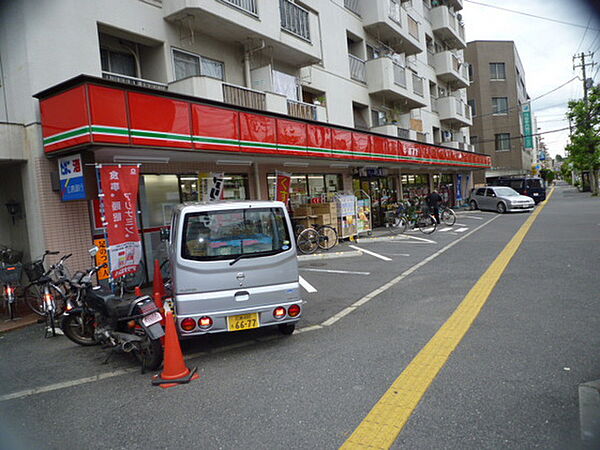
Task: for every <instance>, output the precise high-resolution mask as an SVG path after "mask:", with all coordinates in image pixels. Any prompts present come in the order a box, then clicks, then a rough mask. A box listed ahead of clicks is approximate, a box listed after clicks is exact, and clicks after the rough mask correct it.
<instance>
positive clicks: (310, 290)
mask: <svg viewBox="0 0 600 450" xmlns="http://www.w3.org/2000/svg"><path fill="white" fill-rule="evenodd" d="M298 283H300V286H302V287H303V288H304V289H305V290H306V292H308V293H309V294H312V293H313V292H317V290H316V289H315V287H314V286H313V285H312V284H310V283H309V282H308V281H306V280H305V279H304V278H302V277H298Z"/></svg>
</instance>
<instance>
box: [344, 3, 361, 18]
mask: <svg viewBox="0 0 600 450" xmlns="http://www.w3.org/2000/svg"><path fill="white" fill-rule="evenodd" d="M359 1H360V0H344V6H345V7H346V9H349V10H350V11H352V12H353V13H354V14H356V15H358V16H360V8H359V7H358V3H359Z"/></svg>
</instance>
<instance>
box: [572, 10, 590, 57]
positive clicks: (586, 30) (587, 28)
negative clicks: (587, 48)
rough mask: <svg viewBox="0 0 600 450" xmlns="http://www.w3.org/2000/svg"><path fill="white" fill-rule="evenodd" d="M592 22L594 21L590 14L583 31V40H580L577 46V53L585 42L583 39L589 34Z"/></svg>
mask: <svg viewBox="0 0 600 450" xmlns="http://www.w3.org/2000/svg"><path fill="white" fill-rule="evenodd" d="M590 23H592V15H591V14H590V18H589V19H588V23H587V25H586V27H585V31H584V32H583V36H582V37H581V42H579V45H578V46H577V50H575V53H577V52H578V51H579V49H580V48H581V44H583V41H584V40H585V35H586V34H587V32H588V30H589V28H590Z"/></svg>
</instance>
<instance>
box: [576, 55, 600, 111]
mask: <svg viewBox="0 0 600 450" xmlns="http://www.w3.org/2000/svg"><path fill="white" fill-rule="evenodd" d="M593 57H594V52H588V53H587V54H586V53H583V52H581V53H580V54H579V55H574V56H573V70H577V69H579V68H580V67H581V72H582V74H583V101H584V102H585V103H586V104H587V100H588V89H589V88H590V87H591V86H589V85H588V81H587V75H586V70H585V68H586V67H591V68H593V67H594V66H595V65H596V63H595V62H594V61H592V62H586V58H589V59H592V58H593ZM577 59H579V60H580V61H581V62H580V63H579V64H575V61H576V60H577Z"/></svg>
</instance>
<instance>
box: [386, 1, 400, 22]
mask: <svg viewBox="0 0 600 450" xmlns="http://www.w3.org/2000/svg"><path fill="white" fill-rule="evenodd" d="M389 1H390V13H389V17H390V19H392V20H393V21H394V22H396V23H397V24H398V26H400V27H401V26H402V15H401V12H400V0H389Z"/></svg>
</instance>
